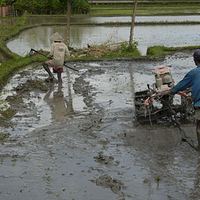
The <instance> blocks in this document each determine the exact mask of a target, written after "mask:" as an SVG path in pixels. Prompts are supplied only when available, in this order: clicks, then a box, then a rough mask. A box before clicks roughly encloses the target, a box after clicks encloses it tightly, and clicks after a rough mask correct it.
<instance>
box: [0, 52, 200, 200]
mask: <svg viewBox="0 0 200 200" xmlns="http://www.w3.org/2000/svg"><path fill="white" fill-rule="evenodd" d="M74 64H76V68H77V69H78V70H80V72H79V73H77V72H74V71H72V70H69V69H67V68H65V69H64V73H63V74H62V75H63V76H62V77H63V83H62V84H57V83H48V82H45V79H46V78H47V74H46V73H45V72H44V70H43V68H42V66H41V64H38V65H36V64H33V65H31V66H28V67H27V68H26V69H23V70H22V71H20V72H18V73H17V74H16V75H15V76H13V77H12V78H11V79H10V81H9V83H8V84H7V85H6V86H5V87H4V89H3V90H2V93H1V100H0V102H1V105H0V106H1V109H5V110H6V109H7V110H8V108H11V109H12V110H13V111H14V113H15V114H14V115H13V117H12V118H7V119H6V120H2V119H1V132H2V133H4V134H5V138H4V140H2V141H1V143H0V152H1V153H0V159H1V171H0V199H7V200H14V199H22V200H27V199H34V200H35V199H37V200H41V199H43V200H55V199H60V200H66V199H71V200H72V199H73V200H105V199H109V200H116V199H117V200H133V199H134V200H144V199H149V200H161V199H162V200H169V199H173V200H180V199H181V200H193V199H198V198H199V196H200V190H199V182H200V178H199V176H198V175H199V173H200V171H199V170H200V160H199V152H198V151H196V150H194V148H192V147H191V146H190V145H189V144H188V143H187V142H184V141H183V140H182V138H183V137H182V132H181V131H180V130H179V129H178V128H176V127H174V126H173V125H172V124H169V123H167V124H165V123H163V124H153V125H150V124H148V125H141V124H139V123H137V121H136V120H135V114H134V113H135V110H134V93H135V91H140V90H143V89H146V87H147V84H151V83H153V82H154V74H153V71H154V69H155V68H157V67H163V66H166V65H170V68H171V71H172V75H173V78H174V79H175V82H176V83H177V82H178V81H179V80H180V79H181V78H182V77H183V76H184V75H185V73H186V72H187V71H188V70H190V69H192V68H194V67H195V66H194V63H193V58H192V52H177V53H175V54H174V55H170V56H166V57H165V58H163V59H157V60H151V59H141V60H132V61H127V60H121V61H91V62H76V63H72V62H71V63H69V65H70V66H73V65H74ZM194 129H195V127H194V125H193V124H188V125H185V126H184V131H185V134H186V135H187V137H188V138H190V140H191V141H192V142H193V143H194V144H196V141H197V140H196V135H195V131H194ZM9 134H10V136H9V137H7V135H9Z"/></svg>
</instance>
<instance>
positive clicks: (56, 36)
mask: <svg viewBox="0 0 200 200" xmlns="http://www.w3.org/2000/svg"><path fill="white" fill-rule="evenodd" d="M49 39H50V40H53V41H63V40H64V39H63V37H62V35H60V33H58V32H56V33H54V34H53V35H52V36H51V37H50V38H49Z"/></svg>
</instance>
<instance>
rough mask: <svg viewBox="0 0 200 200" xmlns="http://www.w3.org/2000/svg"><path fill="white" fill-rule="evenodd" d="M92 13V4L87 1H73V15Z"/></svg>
mask: <svg viewBox="0 0 200 200" xmlns="http://www.w3.org/2000/svg"><path fill="white" fill-rule="evenodd" d="M89 11H90V4H89V3H88V1H87V0H73V1H72V13H73V14H87V13H89Z"/></svg>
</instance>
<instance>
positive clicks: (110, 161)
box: [94, 152, 120, 166]
mask: <svg viewBox="0 0 200 200" xmlns="http://www.w3.org/2000/svg"><path fill="white" fill-rule="evenodd" d="M94 159H95V162H98V163H102V164H104V165H115V166H118V165H119V163H120V162H119V161H115V162H114V157H113V156H106V155H103V153H102V152H99V153H98V156H95V157H94Z"/></svg>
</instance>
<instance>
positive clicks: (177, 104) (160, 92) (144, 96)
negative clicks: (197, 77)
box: [135, 66, 195, 124]
mask: <svg viewBox="0 0 200 200" xmlns="http://www.w3.org/2000/svg"><path fill="white" fill-rule="evenodd" d="M154 75H155V83H153V85H152V86H151V87H150V85H149V84H147V89H146V90H144V91H138V92H136V93H135V114H136V119H137V121H138V122H140V123H145V122H152V121H154V122H162V121H163V120H164V121H166V120H168V121H169V120H171V121H172V122H174V123H176V124H180V123H191V122H194V120H195V110H194V108H193V103H192V91H191V89H190V88H189V89H187V90H185V91H180V92H179V93H178V95H179V97H177V95H172V94H170V93H169V91H170V89H171V88H172V87H173V86H174V80H173V78H172V74H171V70H170V68H169V67H167V66H165V67H161V68H157V69H155V71H154Z"/></svg>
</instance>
